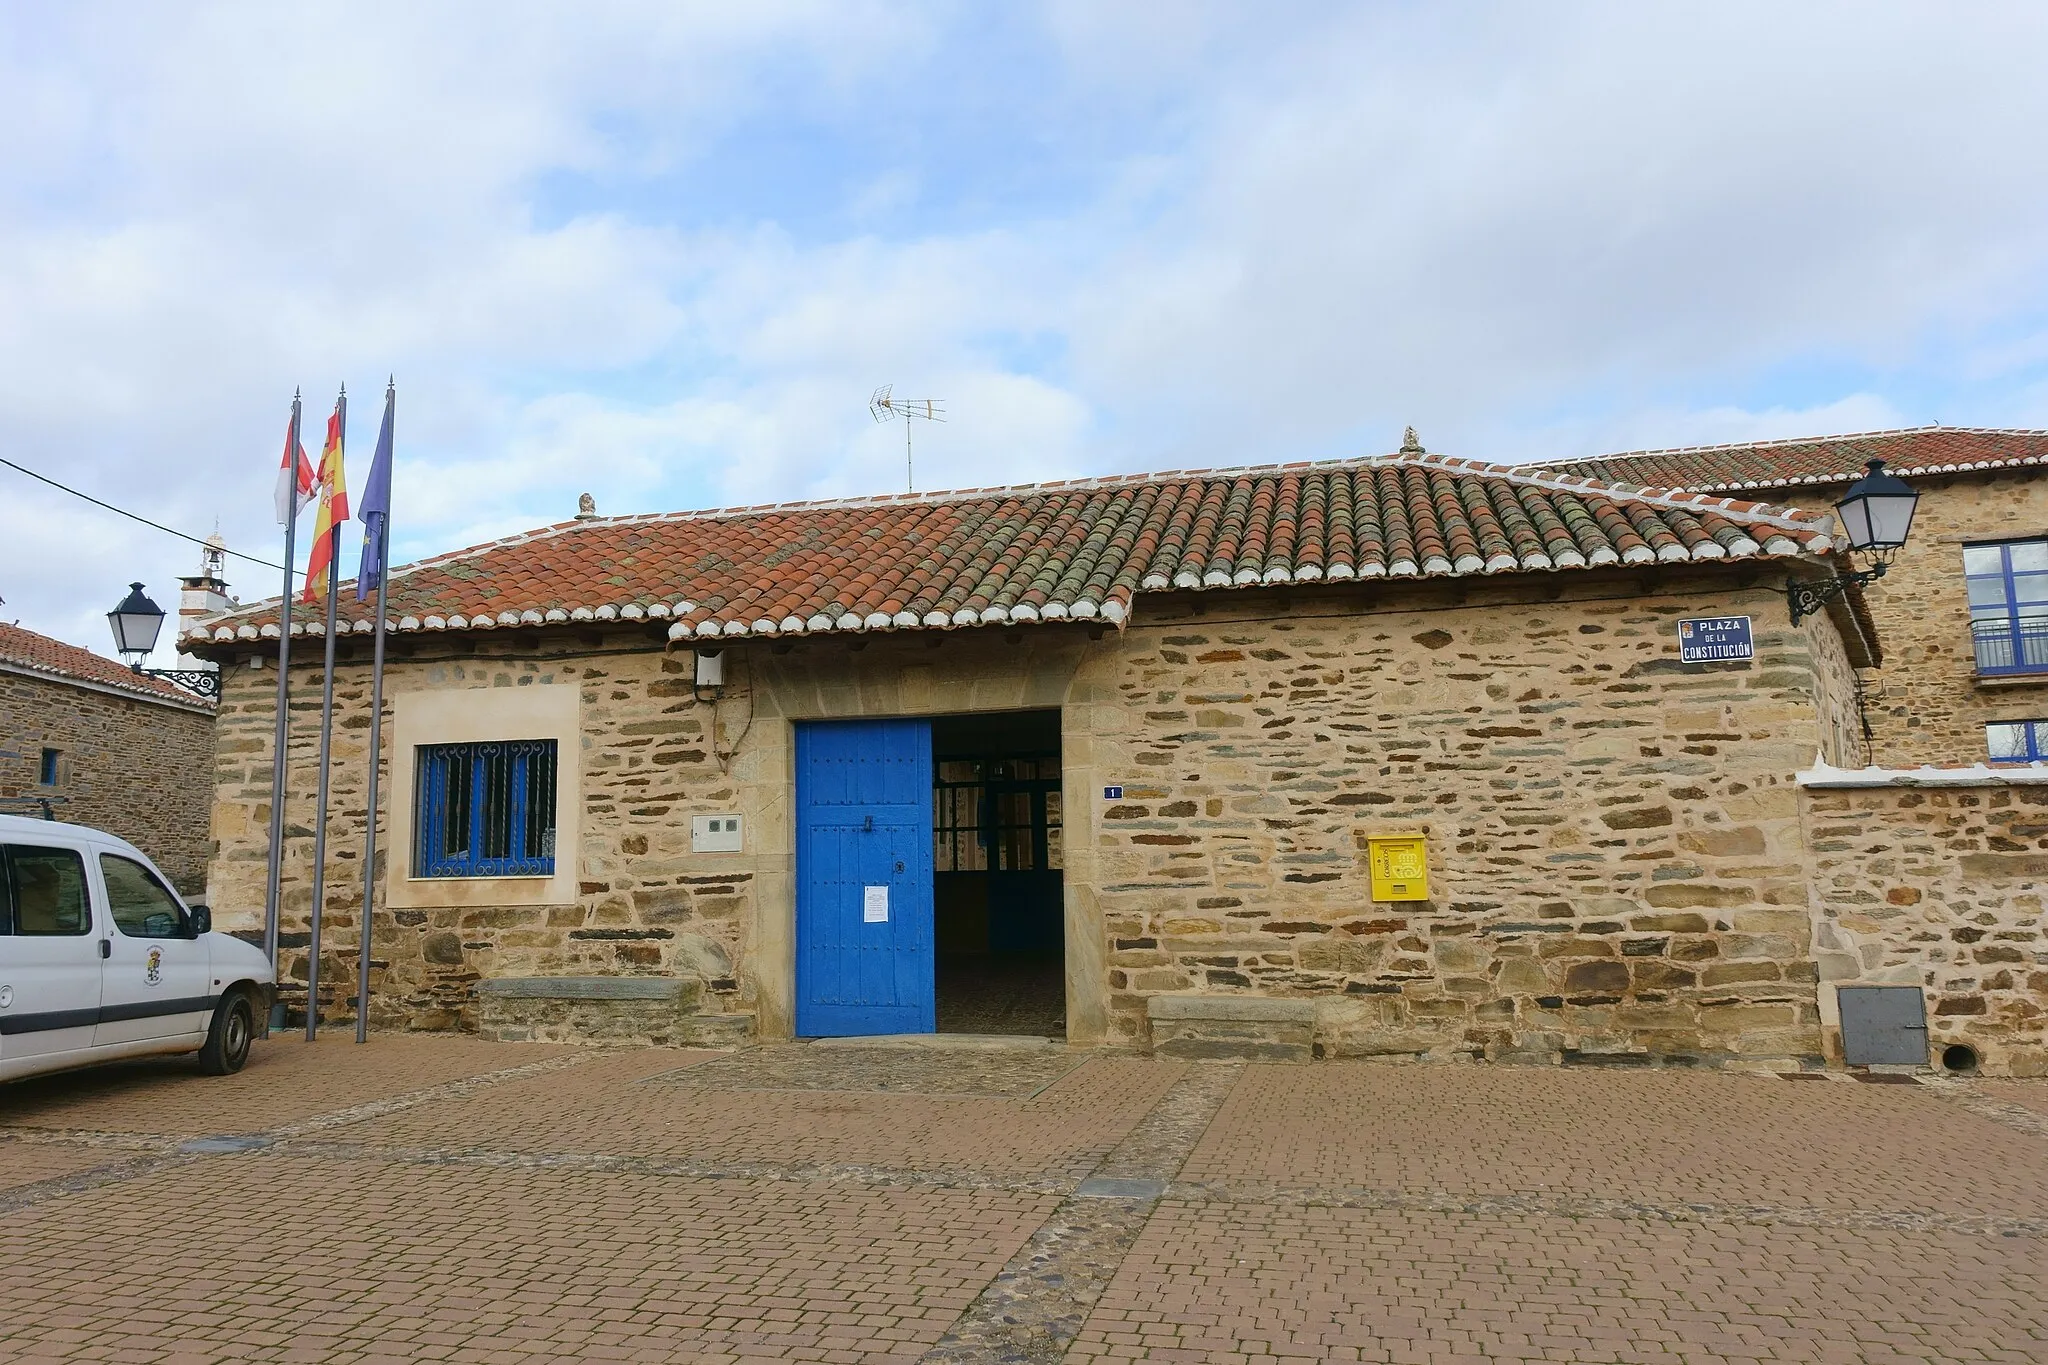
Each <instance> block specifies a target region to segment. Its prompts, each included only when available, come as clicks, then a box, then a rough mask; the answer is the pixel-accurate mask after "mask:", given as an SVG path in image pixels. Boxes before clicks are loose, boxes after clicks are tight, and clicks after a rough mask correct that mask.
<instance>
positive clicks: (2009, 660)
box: [1970, 619, 2048, 676]
mask: <svg viewBox="0 0 2048 1365" xmlns="http://www.w3.org/2000/svg"><path fill="white" fill-rule="evenodd" d="M1970 637H1971V641H1972V643H1974V644H1975V645H1976V647H1977V672H1978V674H1979V675H1980V676H1992V675H1996V674H2001V673H2048V620H2038V619H2029V620H2026V621H2022V622H2021V623H2020V624H2019V625H2017V626H2015V625H2013V624H2012V622H2010V621H1972V622H1971V623H1970Z"/></svg>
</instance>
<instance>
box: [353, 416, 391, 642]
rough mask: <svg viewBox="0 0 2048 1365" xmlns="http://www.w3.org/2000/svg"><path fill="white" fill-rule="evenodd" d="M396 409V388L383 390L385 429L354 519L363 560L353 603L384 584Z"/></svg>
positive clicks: (358, 567) (379, 436) (380, 432)
mask: <svg viewBox="0 0 2048 1365" xmlns="http://www.w3.org/2000/svg"><path fill="white" fill-rule="evenodd" d="M397 409H398V390H397V387H396V386H395V385H389V384H387V385H386V386H385V388H384V425H383V426H382V427H381V428H379V429H378V432H377V453H376V454H375V455H374V456H372V457H371V459H370V479H369V482H368V483H365V484H364V485H363V497H362V501H361V502H359V503H357V504H356V518H357V520H359V521H361V522H362V523H363V557H362V558H361V559H360V560H359V561H358V562H357V564H356V601H358V602H361V601H364V600H366V599H367V598H368V597H369V595H370V593H371V591H372V590H373V589H375V588H376V587H377V586H378V585H379V584H381V583H382V582H383V581H384V571H385V569H387V568H388V567H389V566H390V559H391V423H392V419H393V417H394V416H395V415H396V413H397Z"/></svg>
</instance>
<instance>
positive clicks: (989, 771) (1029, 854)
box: [932, 757, 1066, 872]
mask: <svg viewBox="0 0 2048 1365" xmlns="http://www.w3.org/2000/svg"><path fill="white" fill-rule="evenodd" d="M932 779H933V780H932V788H933V791H932V797H933V808H934V819H933V821H932V838H933V841H934V846H935V847H934V855H935V856H934V858H933V862H932V870H933V871H935V872H1041V871H1047V870H1058V869H1060V868H1062V867H1064V866H1065V863H1066V859H1065V856H1064V855H1065V850H1064V848H1063V847H1062V838H1063V834H1064V831H1063V829H1062V824H1063V821H1062V820H1061V818H1060V814H1061V813H1060V761H1059V759H1058V758H1057V757H1050V758H1037V757H1028V758H999V759H946V758H941V759H940V760H939V761H938V763H937V764H936V765H935V767H934V770H933V773H932Z"/></svg>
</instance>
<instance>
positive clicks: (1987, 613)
mask: <svg viewBox="0 0 2048 1365" xmlns="http://www.w3.org/2000/svg"><path fill="white" fill-rule="evenodd" d="M1963 580H1964V584H1965V586H1966V588H1967V590H1968V593H1969V599H1970V640H1971V644H1972V645H1973V646H1974V648H1975V650H1976V655H1977V672H1978V673H1979V674H1999V673H2040V672H2048V540H2010V541H2004V542H2002V543H1999V544H1995V545H1966V546H1964V547H1963Z"/></svg>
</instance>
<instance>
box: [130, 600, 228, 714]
mask: <svg viewBox="0 0 2048 1365" xmlns="http://www.w3.org/2000/svg"><path fill="white" fill-rule="evenodd" d="M107 628H108V629H109V630H111V631H113V632H114V651H115V653H117V654H119V655H121V656H122V657H123V658H125V659H127V660H128V667H130V668H132V669H134V670H135V672H136V673H137V674H139V675H141V676H142V677H145V678H162V679H163V680H164V681H166V682H170V683H175V684H177V685H178V686H179V687H182V688H184V689H185V690H186V691H187V692H195V693H197V694H198V695H200V696H202V697H211V698H214V699H216V700H217V699H218V698H219V697H220V674H218V673H216V672H214V671H212V670H211V669H204V668H144V667H143V666H142V661H143V660H144V659H147V658H148V657H149V652H150V651H151V650H153V649H155V648H156V637H157V632H159V631H161V630H162V629H163V628H164V609H163V608H162V607H159V606H158V605H157V604H156V603H154V602H152V601H150V600H149V594H147V593H145V592H144V591H143V590H142V585H141V584H140V583H130V584H129V585H128V595H127V596H126V597H124V598H122V599H121V604H120V605H119V606H117V607H115V608H114V609H113V610H112V611H110V612H108V613H107Z"/></svg>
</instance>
